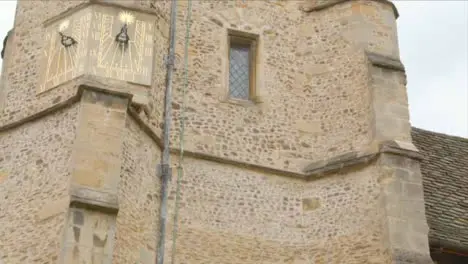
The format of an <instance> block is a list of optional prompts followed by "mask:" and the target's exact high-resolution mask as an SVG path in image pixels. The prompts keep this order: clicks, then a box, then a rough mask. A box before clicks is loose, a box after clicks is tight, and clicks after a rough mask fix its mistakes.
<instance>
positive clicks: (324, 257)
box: [167, 158, 389, 264]
mask: <svg viewBox="0 0 468 264" xmlns="http://www.w3.org/2000/svg"><path fill="white" fill-rule="evenodd" d="M181 182H182V188H181V203H180V211H179V229H178V238H177V254H176V261H177V262H180V263H265V264H266V263H278V264H279V263H295V264H296V263H304V264H305V263H324V264H325V263H327V264H328V263H334V264H335V263H336V264H341V263H347V264H351V263H388V262H387V261H389V257H388V255H386V253H385V251H384V248H383V247H384V240H385V236H384V229H383V228H382V227H383V225H384V223H385V212H384V211H383V208H382V197H381V194H380V183H379V182H378V170H377V168H376V167H375V165H371V166H369V167H366V168H361V169H357V170H355V171H350V172H347V173H341V174H334V175H329V176H328V177H327V178H324V179H320V180H316V181H311V182H305V181H303V180H294V179H291V178H285V177H280V176H274V175H268V174H264V173H260V172H253V171H250V170H246V169H242V168H236V167H233V166H226V165H222V164H217V163H214V162H206V161H201V160H196V159H192V158H189V159H186V160H185V163H184V176H183V178H182V181H181ZM173 212H174V211H173V203H172V204H171V209H170V214H171V215H173ZM169 219H171V220H172V218H169ZM169 226H170V227H172V223H171V224H170V225H169ZM168 232H169V234H168V239H169V241H168V245H171V243H172V239H171V236H172V228H170V229H169V230H168ZM167 252H168V255H170V250H169V249H168V251H167Z"/></svg>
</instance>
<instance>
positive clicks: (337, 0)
mask: <svg viewBox="0 0 468 264" xmlns="http://www.w3.org/2000/svg"><path fill="white" fill-rule="evenodd" d="M348 1H355V0H331V1H328V2H326V3H323V4H317V5H314V6H308V7H305V6H304V5H302V6H301V7H300V9H301V10H302V11H304V12H307V13H310V12H315V11H320V10H323V9H327V8H330V7H332V6H335V5H338V4H341V3H344V2H348ZM370 1H375V2H380V3H383V4H387V5H390V6H391V7H392V10H393V14H394V16H395V19H398V18H399V17H400V13H399V12H398V9H397V8H396V6H395V4H394V3H393V2H392V1H390V0H370Z"/></svg>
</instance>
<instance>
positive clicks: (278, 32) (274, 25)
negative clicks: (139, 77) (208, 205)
mask: <svg viewBox="0 0 468 264" xmlns="http://www.w3.org/2000/svg"><path fill="white" fill-rule="evenodd" d="M301 3H302V2H301V1H248V2H246V5H247V6H246V7H245V8H243V7H242V6H239V5H236V2H235V1H232V2H230V3H229V4H228V3H226V2H223V1H193V13H192V26H191V39H190V48H189V84H188V94H187V102H188V104H187V107H188V108H187V112H188V113H187V122H186V126H187V128H186V130H185V133H186V134H185V135H186V140H187V142H188V143H187V146H186V147H187V149H189V150H191V151H197V152H202V153H210V154H211V155H216V156H220V157H224V158H229V159H233V160H238V161H242V162H247V163H253V164H262V165H265V166H269V167H274V168H279V169H285V170H291V171H300V170H301V169H302V168H303V167H304V166H305V165H306V164H307V163H308V162H310V161H311V160H319V159H325V158H330V157H332V156H336V155H339V154H343V153H345V152H349V151H353V150H360V149H362V148H364V147H365V146H366V145H368V144H369V143H370V141H371V140H372V132H371V131H372V130H373V129H372V126H373V124H372V121H371V120H372V116H371V111H369V108H370V107H371V105H372V104H371V101H370V100H371V89H372V88H371V86H370V79H369V70H368V65H367V58H366V56H365V54H364V52H365V50H370V51H374V52H379V54H381V55H385V56H394V57H396V58H398V46H397V45H396V44H397V39H396V33H395V27H396V24H395V14H394V12H393V10H392V8H391V5H389V4H386V3H380V2H378V1H375V2H374V1H350V2H344V3H340V4H337V5H334V6H331V7H329V8H327V9H326V10H320V11H316V12H304V11H302V10H300V4H301ZM186 4H187V3H186V2H185V1H183V2H181V5H180V6H179V14H180V17H179V20H178V24H177V31H178V35H177V36H178V42H177V47H176V52H177V53H178V56H180V57H182V55H183V45H184V43H185V40H184V38H185V20H184V19H185V16H186V7H185V5H186ZM362 23H365V24H364V26H363V25H362ZM228 29H235V30H239V31H244V32H248V33H252V34H255V35H258V38H259V41H258V46H259V47H258V54H259V55H258V58H257V64H256V65H257V82H256V84H257V87H256V89H257V91H256V92H257V94H256V95H257V97H258V101H259V102H258V103H253V104H244V105H242V104H241V105H239V104H234V103H232V102H231V101H229V100H227V98H226V97H227V91H228V90H227V77H228V73H227V67H226V65H227V55H226V54H227V39H228V38H227V31H228ZM356 31H359V32H356ZM364 37H365V38H364ZM182 77H183V71H177V74H176V79H175V83H174V89H175V90H174V96H175V99H174V100H175V101H174V104H173V108H174V115H175V116H174V120H175V121H178V120H179V118H178V115H179V113H180V107H181V106H180V105H181V98H180V97H181V92H180V90H181V89H182V87H183V78H182ZM172 136H173V140H174V142H175V140H176V139H175V138H176V137H177V136H178V135H177V131H175V133H173V134H172Z"/></svg>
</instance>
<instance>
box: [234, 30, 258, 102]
mask: <svg viewBox="0 0 468 264" xmlns="http://www.w3.org/2000/svg"><path fill="white" fill-rule="evenodd" d="M227 36H228V39H227V80H228V81H227V89H226V90H227V92H226V93H227V98H228V100H229V101H231V102H234V103H239V104H251V103H256V99H257V96H256V94H257V62H258V46H259V44H258V43H259V36H258V35H257V34H253V33H248V32H244V31H239V30H234V29H228V30H227ZM232 44H240V45H249V57H250V58H249V68H250V69H249V99H248V100H244V99H240V98H235V97H232V96H231V93H230V87H229V85H230V84H229V76H230V72H231V69H230V65H229V64H230V54H231V45H232Z"/></svg>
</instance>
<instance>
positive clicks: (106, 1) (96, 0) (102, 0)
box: [43, 0, 163, 25]
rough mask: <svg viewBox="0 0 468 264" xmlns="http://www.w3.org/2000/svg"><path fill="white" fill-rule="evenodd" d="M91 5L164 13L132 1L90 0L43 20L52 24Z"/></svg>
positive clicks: (148, 12)
mask: <svg viewBox="0 0 468 264" xmlns="http://www.w3.org/2000/svg"><path fill="white" fill-rule="evenodd" d="M91 5H101V6H113V7H119V8H123V9H127V10H132V11H136V12H141V13H146V14H150V15H157V16H159V17H162V16H163V14H161V13H160V10H157V9H156V8H145V7H143V6H139V5H135V4H132V3H130V4H129V3H126V2H123V1H120V2H115V1H113V0H89V2H86V3H82V4H79V5H77V6H74V7H72V8H69V9H67V10H65V11H64V12H62V13H60V14H59V15H57V16H55V17H53V18H49V19H47V20H45V21H44V22H43V24H44V25H48V24H51V23H53V22H55V21H57V20H60V19H62V18H64V17H66V16H67V15H70V14H72V13H75V12H77V11H79V10H81V9H84V8H86V7H88V6H91Z"/></svg>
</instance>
